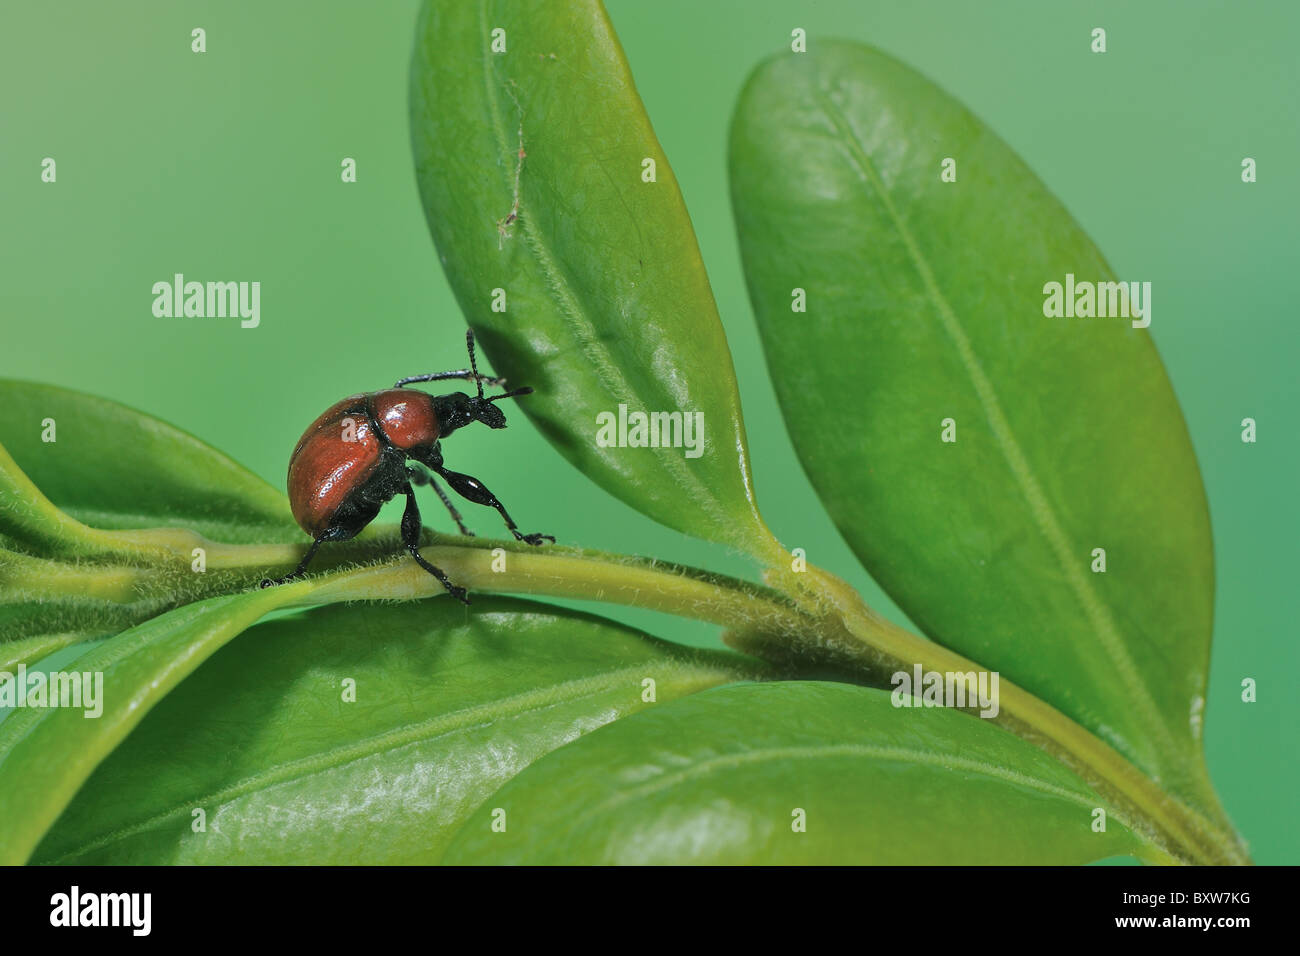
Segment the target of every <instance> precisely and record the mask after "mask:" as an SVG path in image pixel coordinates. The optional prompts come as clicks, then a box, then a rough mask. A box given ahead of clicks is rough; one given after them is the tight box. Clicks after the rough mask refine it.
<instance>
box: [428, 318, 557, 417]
mask: <svg viewBox="0 0 1300 956" xmlns="http://www.w3.org/2000/svg"><path fill="white" fill-rule="evenodd" d="M465 344H466V345H467V346H468V347H469V365H470V368H471V369H472V370H473V373H474V379H475V383H476V384H477V385H478V394H477V395H466V394H465V393H464V392H452V393H451V394H450V395H439V396H438V397H437V398H435V399H434V400H433V402H434V409H435V411H436V412H437V415H438V432H439V436H440V437H442V436H446V435H449V434H451V433H452V432H453V431H455V430H456V429H457V428H464V427H465V426H466V425H468V424H470V423H471V422H482V423H483V424H484V425H486V426H487V427H488V428H505V427H506V416H505V412H503V411H501V409H499V408H497V406H496V404H495V403H496V402H499V401H501V399H503V398H517V397H518V396H520V395H528V394H530V393H531V392H532V389H531V388H528V387H526V386H525V387H524V388H515V389H511V390H510V391H508V392H502V393H501V394H500V395H484V394H483V379H482V377H481V376H480V375H479V374H478V362H477V361H476V360H475V358H474V333H473V332H472V331H471V332H467V333H466V334H465ZM498 381H499V380H498Z"/></svg>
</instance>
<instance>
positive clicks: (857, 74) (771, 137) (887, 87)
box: [730, 41, 1222, 819]
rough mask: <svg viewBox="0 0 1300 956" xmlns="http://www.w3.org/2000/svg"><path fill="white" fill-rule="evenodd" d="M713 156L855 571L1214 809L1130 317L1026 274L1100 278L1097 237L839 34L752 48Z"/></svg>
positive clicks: (1201, 619)
mask: <svg viewBox="0 0 1300 956" xmlns="http://www.w3.org/2000/svg"><path fill="white" fill-rule="evenodd" d="M946 157H952V158H955V159H956V161H957V169H958V179H957V181H956V182H954V183H945V182H942V181H941V179H940V171H941V165H940V164H941V161H942V160H944V159H945V158H946ZM730 167H731V176H732V193H733V207H734V211H735V216H736V221H737V225H738V229H739V234H740V240H741V248H742V252H743V256H744V264H745V272H746V276H747V279H748V284H749V289H750V295H751V298H752V301H753V305H754V309H755V312H756V313H757V315H758V320H759V326H760V329H761V331H762V335H763V340H764V344H765V347H766V350H767V356H768V365H769V367H770V368H771V370H772V374H773V377H774V379H775V382H776V387H777V392H778V396H779V399H780V402H781V406H782V409H783V412H784V414H785V417H786V422H787V425H788V427H789V430H790V433H791V435H792V437H793V439H794V443H795V446H796V448H797V449H798V451H799V456H800V459H801V461H802V462H803V465H804V467H805V468H806V470H807V472H808V475H809V477H810V478H811V480H812V482H813V484H814V485H815V486H816V488H817V490H818V493H819V494H820V495H821V497H822V500H823V501H824V502H825V504H826V506H827V508H828V509H829V511H830V513H831V515H832V517H833V518H834V520H835V522H836V524H837V525H838V527H839V529H840V531H841V532H842V533H843V535H844V537H845V538H846V539H847V540H848V542H849V544H850V545H851V546H852V547H853V549H854V551H855V552H856V553H857V555H858V556H859V557H860V558H861V559H862V561H863V563H864V564H865V565H866V566H867V568H868V569H869V570H870V571H871V573H872V575H873V576H874V577H875V578H876V579H877V580H878V581H879V582H880V583H881V585H882V586H883V587H884V588H885V589H886V590H887V591H888V592H889V593H890V595H891V596H892V597H893V598H894V599H895V600H896V601H897V602H898V604H899V605H900V606H901V607H902V608H903V609H904V610H905V611H906V612H907V613H908V615H910V616H911V618H912V619H913V620H914V621H915V622H916V623H917V624H918V625H919V626H921V627H922V628H923V629H924V631H925V632H926V633H927V634H928V635H930V636H931V637H933V638H934V639H935V640H937V641H939V642H941V643H943V644H945V645H947V646H949V647H951V648H953V649H956V650H958V651H960V652H962V653H963V654H965V655H967V656H969V657H971V658H973V659H975V660H976V661H979V662H980V663H982V664H983V665H985V666H988V667H994V668H997V669H999V670H1000V671H1001V672H1002V674H1003V676H1004V677H1006V678H1008V679H1010V680H1012V681H1014V682H1016V683H1017V684H1019V685H1020V686H1021V687H1024V688H1027V689H1028V690H1030V691H1031V692H1033V693H1035V694H1037V695H1038V696H1039V697H1042V698H1043V699H1045V700H1047V701H1048V702H1050V703H1052V704H1053V705H1055V706H1056V707H1057V708H1059V709H1061V710H1062V711H1064V712H1065V713H1066V714H1067V715H1069V716H1070V717H1072V718H1073V719H1074V720H1076V721H1078V722H1079V723H1081V724H1083V725H1084V726H1085V727H1087V728H1089V729H1090V730H1091V731H1093V732H1094V733H1096V734H1098V735H1099V736H1101V737H1102V738H1103V739H1104V740H1106V741H1107V742H1108V743H1110V744H1111V745H1112V746H1114V747H1115V748H1116V749H1118V750H1119V751H1121V752H1122V753H1123V754H1125V755H1126V756H1127V757H1128V758H1129V759H1130V760H1132V761H1133V762H1134V763H1136V764H1137V765H1138V766H1139V767H1141V768H1142V769H1143V770H1144V771H1145V772H1146V773H1147V774H1148V775H1150V776H1151V777H1153V778H1155V779H1156V780H1158V781H1160V782H1161V784H1162V785H1163V786H1164V787H1165V788H1166V789H1167V790H1169V791H1171V792H1173V793H1174V794H1176V795H1178V796H1179V797H1181V798H1182V799H1183V800H1184V801H1187V802H1189V803H1191V804H1193V805H1195V806H1198V807H1200V808H1201V809H1202V810H1204V811H1206V812H1207V813H1209V814H1210V815H1212V816H1216V817H1217V818H1218V819H1222V817H1221V814H1220V812H1219V811H1218V808H1217V801H1216V799H1215V797H1214V794H1213V791H1212V789H1211V787H1210V785H1209V783H1208V779H1207V778H1206V775H1205V770H1204V765H1203V760H1202V756H1201V752H1200V745H1201V717H1202V711H1203V705H1204V693H1205V680H1206V668H1207V663H1208V659H1209V646H1210V633H1211V618H1212V608H1213V593H1214V576H1213V566H1212V554H1211V547H1210V526H1209V518H1208V514H1207V509H1206V502H1205V495H1204V491H1203V488H1202V485H1201V479H1200V474H1199V471H1198V469H1197V465H1196V459H1195V456H1194V454H1193V451H1192V447H1191V443H1190V440H1189V437H1188V433H1187V428H1186V425H1185V423H1184V421H1183V417H1182V414H1181V412H1180V409H1179V406H1178V402H1177V399H1176V398H1175V396H1174V392H1173V389H1172V387H1171V386H1170V383H1169V379H1168V377H1167V376H1166V374H1165V370H1164V368H1163V366H1162V364H1161V361H1160V358H1159V356H1158V354H1157V352H1156V349H1155V346H1154V344H1153V343H1152V340H1151V334H1150V331H1148V330H1145V329H1139V328H1134V327H1133V326H1132V324H1131V322H1130V321H1129V320H1127V319H1122V318H1085V319H1078V318H1075V319H1066V318H1048V317H1045V316H1044V298H1045V297H1044V285H1045V284H1046V283H1048V282H1052V281H1055V282H1064V280H1065V276H1066V274H1067V273H1071V274H1073V275H1074V276H1076V277H1077V278H1078V279H1079V280H1088V281H1109V280H1112V279H1113V278H1114V276H1113V273H1112V271H1111V269H1110V268H1109V267H1108V266H1107V264H1106V262H1105V260H1104V259H1103V258H1102V256H1101V254H1100V253H1099V252H1098V250H1097V249H1096V247H1095V246H1094V245H1093V244H1092V242H1091V241H1090V240H1089V239H1088V237H1087V236H1086V235H1085V234H1084V233H1083V232H1082V230H1081V229H1080V227H1079V225H1078V224H1077V223H1076V222H1075V221H1074V220H1073V219H1072V218H1071V217H1070V215H1069V213H1068V212H1067V211H1066V210H1065V209H1064V208H1063V207H1062V205H1061V204H1060V203H1059V202H1058V201H1057V200H1056V199H1055V198H1054V197H1053V196H1052V195H1051V194H1050V193H1049V192H1048V191H1047V188H1046V187H1045V186H1044V185H1043V184H1042V183H1041V182H1040V181H1039V180H1038V179H1037V178H1036V177H1035V176H1034V174H1033V173H1032V172H1031V171H1030V170H1029V169H1028V168H1027V167H1026V166H1025V164H1024V162H1022V161H1021V160H1020V159H1019V158H1018V157H1017V156H1016V155H1015V153H1014V152H1012V150H1011V149H1010V148H1009V147H1008V146H1007V145H1006V144H1005V143H1004V142H1002V140H1000V139H999V138H998V137H997V136H996V135H995V134H994V133H993V132H992V131H990V130H989V129H988V128H987V127H986V126H984V125H983V124H982V123H981V122H980V121H979V120H978V119H976V118H975V117H974V116H973V115H972V114H971V113H970V112H968V111H967V110H966V109H965V108H964V107H963V106H962V105H961V104H959V103H958V102H957V101H956V100H954V99H952V98H951V97H950V96H948V95H947V94H946V93H944V92H943V91H942V90H940V89H939V88H937V87H936V86H934V85H933V84H932V83H930V82H929V81H927V80H926V79H925V78H923V77H922V76H920V75H919V74H917V73H916V72H914V71H913V70H911V69H909V68H908V67H906V66H904V65H902V64H901V63H898V62H897V61H895V60H893V59H891V58H889V57H888V56H885V55H884V54H882V53H880V52H877V51H875V50H872V49H869V48H866V47H862V46H858V45H854V44H848V43H840V42H827V41H821V42H817V43H815V44H813V45H812V47H811V49H810V51H809V52H808V53H807V54H805V55H797V56H781V57H777V58H774V59H771V60H769V61H767V62H766V63H764V64H762V65H761V66H760V67H759V68H758V69H757V70H756V71H755V73H754V75H753V76H752V77H751V79H750V80H749V82H748V84H747V86H746V88H745V90H744V92H743V94H742V96H741V99H740V102H739V104H738V106H737V108H736V114H735V118H734V124H733V127H732V133H731V146H730ZM796 287H798V288H802V289H804V290H805V291H806V294H807V312H806V313H801V314H796V313H792V312H791V301H792V299H791V290H792V289H793V288H796ZM1156 325H1159V323H1156ZM947 419H952V420H953V421H954V422H955V426H956V436H957V441H956V442H955V443H947V442H944V441H941V440H940V438H941V423H942V422H944V421H945V420H947ZM1097 548H1104V549H1105V553H1106V571H1105V573H1093V570H1092V564H1093V561H1094V549H1097Z"/></svg>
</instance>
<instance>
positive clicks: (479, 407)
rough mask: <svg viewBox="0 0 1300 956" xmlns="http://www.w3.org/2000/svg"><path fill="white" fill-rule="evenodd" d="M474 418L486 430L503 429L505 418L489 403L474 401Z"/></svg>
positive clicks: (502, 413)
mask: <svg viewBox="0 0 1300 956" xmlns="http://www.w3.org/2000/svg"><path fill="white" fill-rule="evenodd" d="M471 401H473V400H471ZM473 404H474V410H473V414H474V417H475V418H476V419H477V420H478V421H480V422H482V423H483V424H484V425H486V426H487V427H488V428H505V427H506V416H505V413H504V412H502V411H501V409H499V408H497V407H496V406H495V405H493V404H492V403H491V402H479V401H474V402H473Z"/></svg>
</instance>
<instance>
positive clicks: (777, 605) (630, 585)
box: [33, 529, 1250, 864]
mask: <svg viewBox="0 0 1300 956" xmlns="http://www.w3.org/2000/svg"><path fill="white" fill-rule="evenodd" d="M104 534H106V535H110V536H120V538H119V540H118V541H115V542H111V544H118V545H119V546H121V545H125V547H123V548H121V550H120V551H119V555H120V558H121V559H125V560H122V562H121V564H120V565H119V564H115V563H113V562H111V561H110V563H108V564H106V565H98V566H87V565H82V566H80V567H78V568H77V569H76V572H77V573H75V574H70V576H69V577H67V578H62V577H60V576H59V575H42V576H43V577H44V584H45V586H46V587H47V588H50V589H52V591H53V592H58V593H62V592H63V590H64V586H65V585H66V586H67V587H69V588H74V589H77V590H79V591H81V593H83V594H84V593H86V592H85V591H84V590H83V589H84V588H85V585H86V581H85V578H86V576H94V575H95V574H101V575H103V577H101V578H100V579H99V585H98V586H97V587H96V588H95V589H94V591H93V593H94V594H95V596H96V597H98V598H100V599H101V600H105V599H106V600H109V601H114V600H116V601H119V602H122V603H129V602H131V601H134V600H136V599H137V597H138V592H139V581H138V580H133V579H132V576H131V575H132V574H136V575H148V574H150V573H155V574H156V573H167V574H175V573H177V571H176V568H175V567H172V565H174V564H176V563H177V562H182V561H183V562H185V563H186V564H185V566H186V567H187V566H188V564H187V563H188V561H189V555H190V552H191V549H192V548H193V547H198V546H206V547H208V549H209V550H208V569H209V571H214V572H223V573H225V574H226V575H228V576H229V578H230V581H231V584H230V585H228V586H227V587H226V588H225V589H226V590H238V589H239V587H240V585H241V582H242V584H243V585H244V586H247V585H248V584H253V583H254V582H255V581H256V580H258V579H260V578H261V576H263V575H264V574H266V573H269V572H271V571H272V570H273V569H275V568H276V567H277V566H286V565H288V566H292V564H294V563H296V561H297V558H298V556H299V555H300V554H301V552H302V550H303V549H302V547H301V546H297V545H228V544H215V543H212V542H206V541H205V540H204V539H203V538H201V537H200V536H198V535H195V534H194V533H193V532H179V531H177V530H175V529H159V530H156V531H132V532H107V533H104ZM389 534H391V531H387V532H386V531H385V529H378V530H377V532H376V533H375V534H373V535H369V536H368V539H369V540H365V541H360V542H349V543H347V544H345V545H336V546H334V555H333V560H334V561H339V560H343V561H347V560H352V561H357V560H367V559H373V557H374V555H375V553H376V551H377V549H378V547H379V546H380V544H381V543H382V542H383V541H384V539H385V538H386V537H387V536H388V535H389ZM435 540H436V543H434V544H432V545H429V546H427V547H424V548H422V549H421V552H422V554H423V555H424V556H425V557H426V558H427V559H428V560H429V561H431V562H432V563H434V564H435V565H437V566H438V567H441V568H442V569H443V570H444V571H446V572H447V574H448V575H449V576H450V577H451V579H452V580H454V581H456V582H457V583H458V584H460V585H462V586H464V587H467V588H468V589H469V590H470V592H471V593H473V592H495V593H510V594H525V595H537V596H549V597H561V598H570V599H584V600H592V601H604V602H609V603H614V604H623V605H627V606H632V607H638V608H646V609H650V610H655V611H663V612H667V613H670V614H675V615H679V616H682V617H689V618H695V619H698V620H703V621H708V622H711V623H715V624H719V625H722V626H723V627H724V628H726V631H725V632H724V637H725V638H726V640H727V641H728V643H730V644H732V645H733V646H735V647H737V648H738V649H740V650H742V651H746V652H749V653H752V654H754V655H756V656H759V657H763V658H766V659H768V660H771V661H774V662H776V663H777V664H780V665H783V666H784V667H785V668H786V669H787V672H808V671H809V670H810V669H813V668H815V667H817V666H824V667H826V666H828V667H830V668H832V669H834V670H835V671H836V672H838V673H841V674H844V675H846V676H849V677H851V678H853V679H855V680H858V681H861V682H864V683H868V684H874V685H876V686H888V683H889V681H888V676H889V674H890V673H892V672H894V671H897V670H908V671H910V670H911V669H912V668H913V667H914V666H916V665H920V666H921V667H922V668H923V669H924V670H926V671H938V672H948V671H953V672H968V671H979V670H984V669H986V668H982V667H981V666H980V665H979V664H977V663H975V662H973V661H970V660H967V659H966V658H964V657H962V656H960V655H959V654H956V653H953V652H952V651H949V650H947V649H946V648H944V647H942V646H940V645H938V644H935V643H933V642H931V641H928V640H925V639H924V638H921V637H918V636H917V635H915V634H912V633H911V632H909V631H907V630H905V629H904V628H901V627H899V626H897V625H895V624H893V623H892V622H890V621H887V620H885V619H884V618H882V617H880V615H878V614H876V613H875V612H874V611H872V610H871V609H870V608H869V607H868V606H867V605H866V604H865V603H864V602H863V600H862V598H861V597H860V596H859V595H858V593H857V592H856V591H855V590H853V589H852V588H851V587H850V586H849V585H848V584H846V583H845V582H843V581H841V580H840V579H839V578H837V577H835V576H834V575H831V574H829V573H827V572H825V571H822V570H820V569H818V568H815V567H812V566H809V567H808V568H807V569H806V571H804V572H793V571H784V570H781V569H783V568H789V567H791V563H790V561H789V560H788V559H789V556H788V555H785V553H784V552H783V551H779V549H774V551H773V553H772V554H771V555H768V556H765V557H767V558H768V559H769V563H770V565H771V566H772V567H773V569H774V570H771V571H769V572H768V574H767V580H768V584H769V585H770V586H763V585H758V584H753V583H750V582H747V581H743V580H740V579H738V578H733V577H728V576H725V575H719V574H713V573H709V572H706V571H701V570H698V569H694V568H688V567H683V566H681V565H675V564H667V563H664V562H659V561H654V560H649V559H642V558H635V557H630V556H626V555H616V554H609V553H606V552H600V551H591V550H584V549H570V548H557V547H547V548H541V549H538V548H531V547H529V546H527V545H523V544H520V543H518V542H504V541H495V540H490V539H481V538H468V539H466V538H441V537H439V538H436V539H435ZM104 543H105V544H110V541H109V540H105V541H104ZM778 551H779V553H780V554H781V555H783V557H782V558H780V559H777V554H778ZM145 556H148V557H145ZM141 557H145V567H143V568H142V567H139V566H138V565H136V564H135V562H136V561H137V560H139V559H140V558H141ZM133 559H134V560H133ZM159 562H161V564H162V565H163V566H164V572H159V569H158V563H159ZM150 565H153V567H150ZM33 583H35V582H33ZM290 587H292V589H293V597H292V599H291V600H290V601H288V602H285V605H284V606H288V607H307V606H312V605H318V604H329V603H336V602H348V601H374V600H398V601H405V600H412V599H417V598H425V597H431V596H436V595H439V594H442V593H444V592H443V589H442V586H441V585H440V584H439V583H438V582H437V581H436V580H434V579H433V578H432V577H431V576H429V575H428V574H427V573H426V572H425V571H423V570H422V569H421V568H420V567H418V566H417V565H416V564H415V563H414V562H412V561H411V560H410V559H409V558H408V557H406V556H402V557H400V558H395V559H389V560H385V561H383V562H381V563H377V564H375V563H372V564H369V565H364V566H361V567H356V566H355V565H354V566H353V567H351V568H342V569H338V570H332V571H327V572H326V573H324V574H320V575H313V576H311V577H310V578H308V579H306V580H305V581H303V582H301V583H300V584H295V585H291V586H290ZM50 596H51V597H54V598H55V599H57V598H58V594H57V593H51V595H50ZM999 685H1000V686H999V706H1000V712H999V714H998V716H997V717H996V718H995V722H996V723H997V724H998V725H999V726H1001V727H1003V728H1005V729H1006V730H1008V731H1010V732H1011V733H1014V734H1016V735H1017V736H1019V737H1021V738H1022V739H1024V740H1027V741H1029V742H1030V743H1033V744H1034V745H1036V746H1038V747H1040V748H1042V749H1043V750H1045V751H1047V752H1048V753H1050V754H1051V755H1052V756H1054V757H1056V758H1057V759H1059V760H1061V761H1062V762H1063V763H1065V764H1066V765H1067V766H1069V767H1070V768H1071V769H1073V770H1074V771H1075V772H1076V773H1078V774H1079V775H1080V776H1081V777H1082V778H1083V779H1084V780H1085V781H1087V782H1088V783H1089V785H1091V786H1092V787H1093V788H1094V789H1095V790H1096V791H1097V792H1098V793H1099V794H1100V795H1101V796H1102V797H1104V798H1105V799H1107V800H1108V801H1110V802H1111V804H1112V806H1111V815H1112V817H1113V818H1116V819H1118V820H1119V821H1120V822H1122V823H1124V824H1125V825H1126V826H1128V827H1129V828H1130V829H1131V830H1132V831H1133V832H1135V833H1136V834H1137V835H1138V836H1139V838H1141V839H1142V840H1144V841H1145V844H1146V846H1145V847H1144V849H1143V851H1142V853H1141V855H1142V856H1143V858H1144V859H1145V860H1146V861H1147V862H1153V863H1170V862H1177V863H1200V864H1219V863H1249V862H1250V860H1249V857H1248V855H1247V854H1246V851H1245V848H1244V847H1243V846H1242V845H1241V843H1240V841H1239V839H1238V838H1237V837H1236V835H1235V833H1233V831H1232V828H1231V826H1230V825H1229V824H1228V823H1227V820H1226V818H1224V817H1223V815H1222V812H1221V811H1218V805H1217V800H1216V798H1215V797H1214V794H1213V791H1212V789H1210V788H1209V784H1208V781H1205V786H1204V787H1203V788H1201V790H1202V793H1203V794H1208V796H1203V802H1205V803H1207V804H1208V805H1209V806H1210V807H1211V812H1212V813H1214V812H1215V811H1217V813H1215V815H1214V817H1213V818H1212V817H1211V816H1209V815H1207V814H1205V813H1203V812H1201V811H1198V810H1197V809H1195V808H1193V807H1191V806H1189V805H1187V804H1186V803H1184V802H1182V801H1180V800H1178V799H1176V798H1174V797H1173V796H1171V795H1170V794H1169V793H1167V792H1165V791H1164V790H1163V789H1161V787H1160V786H1159V785H1158V784H1157V783H1156V782H1155V781H1153V780H1152V779H1151V778H1149V777H1148V776H1146V775H1145V774H1144V773H1142V771H1140V770H1139V769H1138V768H1137V767H1136V766H1134V765H1133V764H1132V763H1130V762H1129V761H1128V760H1127V759H1126V758H1125V757H1124V756H1123V755H1121V754H1120V753H1119V752H1117V751H1116V750H1115V749H1113V748H1112V747H1110V746H1109V745H1108V744H1106V743H1105V742H1104V741H1102V740H1100V739H1099V738H1098V737H1096V736H1095V735H1094V734H1092V733H1090V732H1089V731H1087V730H1086V729H1084V728H1083V727H1082V726H1080V725H1079V724H1077V723H1075V722H1074V721H1073V720H1071V719H1070V718H1068V717H1067V716H1065V715H1064V714H1062V713H1061V712H1060V711H1058V710H1056V709H1055V708H1053V707H1051V706H1049V705H1048V704H1046V703H1045V702H1043V701H1042V700H1040V699H1038V698H1037V697H1035V696H1034V695H1032V694H1030V693H1029V692H1027V691H1025V690H1023V689H1022V688H1020V687H1017V686H1016V685H1014V684H1012V683H1011V682H1010V681H1007V680H1005V679H1001V680H1000V682H999Z"/></svg>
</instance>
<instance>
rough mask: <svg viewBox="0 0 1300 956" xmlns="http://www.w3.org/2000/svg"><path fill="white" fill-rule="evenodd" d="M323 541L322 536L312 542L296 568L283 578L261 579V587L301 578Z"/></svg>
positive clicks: (273, 585)
mask: <svg viewBox="0 0 1300 956" xmlns="http://www.w3.org/2000/svg"><path fill="white" fill-rule="evenodd" d="M324 540H325V537H324V535H322V536H321V537H319V538H316V539H315V540H313V541H312V543H311V547H310V548H308V549H307V553H306V554H304V555H303V556H302V561H300V562H299V563H298V566H297V567H296V568H294V569H293V570H292V571H290V572H289V573H288V574H286V575H285V576H284V577H281V578H274V579H272V578H262V584H261V586H262V587H264V588H272V587H275V586H276V585H278V584H284V583H285V582H287V581H292V580H293V579H294V578H300V577H302V575H303V573H304V572H305V571H306V570H307V565H309V564H311V559H312V558H314V557H316V549H317V548H319V547H320V544H321V542H322V541H324Z"/></svg>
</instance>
